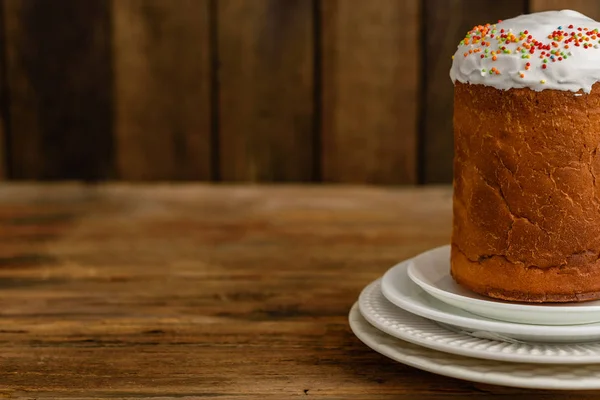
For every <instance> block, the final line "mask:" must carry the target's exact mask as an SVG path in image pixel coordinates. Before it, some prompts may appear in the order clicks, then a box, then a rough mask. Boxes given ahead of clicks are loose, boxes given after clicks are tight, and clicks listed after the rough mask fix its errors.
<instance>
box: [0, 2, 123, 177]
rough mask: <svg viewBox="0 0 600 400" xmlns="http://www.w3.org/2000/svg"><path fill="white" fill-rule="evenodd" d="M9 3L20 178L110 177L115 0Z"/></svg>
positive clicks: (15, 163) (14, 148) (13, 127)
mask: <svg viewBox="0 0 600 400" xmlns="http://www.w3.org/2000/svg"><path fill="white" fill-rule="evenodd" d="M2 5H3V6H4V17H5V29H6V31H5V35H6V55H7V60H6V69H7V70H6V77H7V82H8V89H9V91H10V102H9V112H10V117H9V121H10V129H9V133H10V135H11V137H10V144H11V148H10V151H11V152H12V154H11V164H12V165H11V171H12V175H13V177H14V178H26V179H58V178H64V179H101V178H105V177H107V176H109V175H110V173H111V165H112V160H111V157H112V138H111V127H112V111H111V100H112V72H111V57H110V56H111V54H110V46H109V43H110V29H109V26H110V24H109V14H110V13H109V7H108V6H109V4H108V2H106V1H103V0H86V1H79V0H57V1H46V0H27V1H23V0H4V1H3V2H2Z"/></svg>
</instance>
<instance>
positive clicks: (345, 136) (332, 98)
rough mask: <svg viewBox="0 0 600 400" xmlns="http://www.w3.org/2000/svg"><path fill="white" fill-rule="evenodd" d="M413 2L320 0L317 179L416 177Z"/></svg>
mask: <svg viewBox="0 0 600 400" xmlns="http://www.w3.org/2000/svg"><path fill="white" fill-rule="evenodd" d="M419 3H420V2H419V1H417V0H405V1H396V0H375V1H356V2H352V1H345V0H329V1H324V2H321V7H322V18H321V21H320V23H321V30H322V66H323V72H322V73H323V76H322V85H323V112H322V118H323V123H322V135H323V139H322V140H323V142H322V144H323V155H322V162H323V178H324V180H325V181H330V182H361V183H362V182H365V183H385V184H393V183H413V182H415V181H416V178H417V164H416V163H417V158H416V149H417V148H416V143H417V125H418V99H419V96H420V95H419V76H420V72H419V66H420V59H419V58H420V57H419V53H420V51H421V47H422V44H421V42H422V40H421V37H420V36H419V32H420V23H419V22H420V21H419V18H420V17H419V16H420V10H419Z"/></svg>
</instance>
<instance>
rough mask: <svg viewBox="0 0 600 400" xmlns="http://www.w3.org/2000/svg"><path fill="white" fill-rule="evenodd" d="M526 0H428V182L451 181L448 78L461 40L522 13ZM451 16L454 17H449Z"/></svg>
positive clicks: (425, 150) (425, 141)
mask: <svg viewBox="0 0 600 400" xmlns="http://www.w3.org/2000/svg"><path fill="white" fill-rule="evenodd" d="M526 9H527V0H511V1H495V0H485V1H481V0H452V1H448V0H425V20H426V26H429V27H435V29H428V30H427V40H426V46H424V48H423V50H424V51H425V74H426V75H425V76H426V78H425V87H424V91H425V98H424V101H425V104H424V110H423V112H424V116H423V127H424V130H423V138H422V140H423V153H422V154H423V160H422V162H424V166H423V173H424V177H423V178H424V182H425V183H448V182H451V181H452V158H453V137H452V112H453V93H454V88H453V85H452V81H451V80H450V77H449V71H450V67H451V65H452V59H451V57H452V55H453V54H454V52H455V51H456V46H457V45H458V42H459V41H460V40H461V39H462V38H464V35H465V33H466V32H467V31H468V30H469V29H471V28H472V27H473V26H475V25H479V24H484V23H488V22H490V23H492V22H496V21H498V20H499V19H507V18H511V17H515V16H517V15H520V14H523V13H525V12H526ZM449 16H451V17H449Z"/></svg>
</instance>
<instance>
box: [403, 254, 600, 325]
mask: <svg viewBox="0 0 600 400" xmlns="http://www.w3.org/2000/svg"><path fill="white" fill-rule="evenodd" d="M408 276H410V279H412V280H413V282H415V283H416V284H417V285H419V286H421V288H423V290H425V291H426V292H427V293H429V294H430V295H432V296H434V297H435V298H437V299H439V300H441V301H443V302H444V303H448V304H450V305H453V306H455V307H458V308H462V309H463V310H467V311H469V312H471V313H474V314H477V315H481V316H484V317H488V318H493V319H498V320H501V321H510V322H516V323H519V324H533V325H577V324H589V323H594V322H599V321H600V301H592V302H584V303H566V304H565V303H563V304H561V303H554V304H548V303H546V304H523V303H509V302H506V301H502V300H495V299H491V298H489V297H484V296H480V295H478V294H476V293H473V292H471V291H469V290H467V289H465V288H463V287H461V286H460V285H458V284H457V283H456V282H454V280H453V279H452V277H451V276H450V246H443V247H438V248H436V249H433V250H430V251H427V252H425V253H422V254H420V255H418V256H417V257H415V258H413V259H412V262H411V265H410V266H409V268H408Z"/></svg>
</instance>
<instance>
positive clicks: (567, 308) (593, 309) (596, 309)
mask: <svg viewBox="0 0 600 400" xmlns="http://www.w3.org/2000/svg"><path fill="white" fill-rule="evenodd" d="M450 248H451V245H449V244H446V245H443V246H438V247H434V248H432V249H429V250H426V251H424V252H422V253H420V254H417V255H416V256H415V257H413V258H411V261H412V262H411V264H410V265H409V267H408V276H409V277H410V279H411V280H412V281H413V282H414V283H416V284H417V285H419V286H420V287H421V288H422V289H423V290H425V291H429V290H431V291H432V292H435V293H437V294H439V295H441V296H443V297H448V298H452V299H455V300H459V301H463V302H471V303H475V304H481V305H485V306H486V307H490V308H498V309H505V310H508V311H514V310H519V311H524V310H525V309H526V310H531V311H532V312H533V311H534V310H535V312H540V311H542V312H544V313H548V314H554V313H556V314H560V313H568V312H577V313H582V312H585V313H600V305H590V306H583V307H582V306H572V305H562V304H561V305H560V307H552V306H548V305H547V304H543V303H542V304H523V303H518V304H516V303H506V302H497V301H494V300H485V299H474V298H471V297H465V296H461V295H459V294H456V293H451V292H448V291H446V290H443V289H440V288H438V287H436V286H433V285H431V284H430V283H428V282H425V281H423V280H422V279H420V278H419V277H418V276H416V272H415V271H417V270H418V268H417V267H416V263H415V260H416V259H417V258H419V257H420V256H424V255H425V254H429V253H433V252H435V251H442V250H446V249H448V250H450ZM580 304H585V303H580ZM588 304H589V303H588ZM597 322H600V318H599V319H598V321H597Z"/></svg>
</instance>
